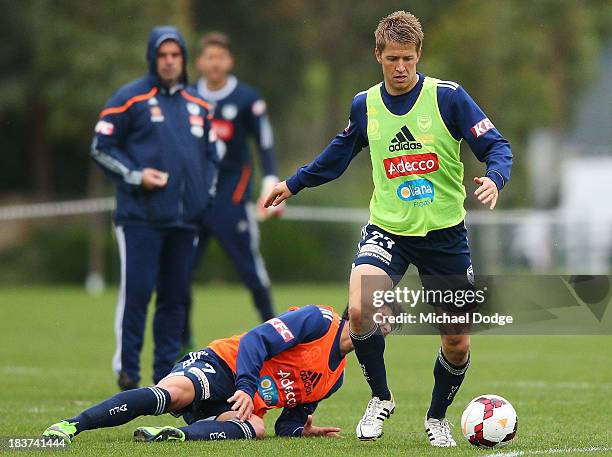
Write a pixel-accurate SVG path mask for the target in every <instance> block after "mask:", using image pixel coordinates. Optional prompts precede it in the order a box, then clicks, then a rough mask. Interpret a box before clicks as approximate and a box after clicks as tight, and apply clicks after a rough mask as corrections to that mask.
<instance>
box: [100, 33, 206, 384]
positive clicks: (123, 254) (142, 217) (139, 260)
mask: <svg viewBox="0 0 612 457" xmlns="http://www.w3.org/2000/svg"><path fill="white" fill-rule="evenodd" d="M146 56H147V60H148V63H149V72H148V74H147V75H145V76H144V77H142V78H140V79H138V80H136V81H133V82H131V83H129V84H127V85H125V86H123V87H122V88H120V89H119V90H118V91H117V92H116V93H115V94H114V95H113V96H112V97H111V98H110V100H109V101H108V102H107V103H106V106H105V108H104V109H103V110H102V112H101V113H100V120H99V121H98V123H97V125H96V128H95V131H96V135H95V137H94V140H93V144H92V148H91V155H92V157H93V159H94V160H95V161H96V162H97V163H98V164H99V165H100V166H101V167H102V169H103V170H104V171H105V172H106V174H107V175H108V176H109V177H110V178H111V179H112V180H113V182H114V183H115V185H116V200H117V207H116V211H115V215H114V223H115V230H116V234H117V243H118V246H119V255H120V259H121V286H120V290H119V299H118V302H117V310H116V316H115V335H116V345H117V346H116V352H115V356H114V358H113V369H114V370H115V372H116V373H117V376H118V385H119V387H120V388H121V389H122V390H128V389H134V388H137V387H138V383H139V381H140V352H141V349H142V343H143V336H144V329H145V322H146V314H147V307H148V304H149V300H150V298H151V294H152V293H153V291H154V290H156V291H157V298H156V310H155V317H154V321H153V334H154V340H155V351H154V363H153V369H154V373H153V381H154V382H158V381H159V380H161V379H162V378H163V377H164V376H165V375H166V374H168V373H169V372H170V370H171V369H172V366H173V365H174V362H175V361H176V359H177V357H178V355H179V350H180V341H181V334H182V332H183V325H184V322H185V315H186V309H187V304H188V302H189V296H190V279H191V266H192V259H193V254H194V252H195V246H196V245H197V237H198V228H199V223H200V221H201V218H202V216H203V212H204V209H205V208H206V206H207V205H208V203H209V200H210V198H212V193H213V192H214V181H215V177H216V173H217V167H218V160H217V159H218V157H217V152H216V149H215V145H214V143H213V142H212V139H213V135H212V134H210V135H209V130H210V120H209V119H208V115H209V111H208V109H209V105H208V104H207V103H205V102H204V101H203V100H202V99H201V98H200V97H199V96H198V95H197V94H196V93H195V92H194V91H191V90H190V89H186V88H185V85H186V82H187V72H186V60H187V53H186V50H185V42H184V40H183V37H182V36H181V35H180V33H179V32H178V30H177V29H176V28H174V27H156V28H154V29H153V30H152V31H151V33H150V35H149V42H148V48H147V54H146ZM190 92H191V93H190Z"/></svg>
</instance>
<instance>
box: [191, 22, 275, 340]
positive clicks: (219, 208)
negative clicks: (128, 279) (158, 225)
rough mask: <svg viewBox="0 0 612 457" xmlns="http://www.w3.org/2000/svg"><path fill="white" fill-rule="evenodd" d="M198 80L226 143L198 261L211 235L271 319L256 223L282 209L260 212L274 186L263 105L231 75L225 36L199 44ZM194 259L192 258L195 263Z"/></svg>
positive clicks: (263, 315)
mask: <svg viewBox="0 0 612 457" xmlns="http://www.w3.org/2000/svg"><path fill="white" fill-rule="evenodd" d="M196 65H197V69H198V71H199V72H200V75H201V78H200V80H199V81H198V82H197V84H196V85H195V86H194V87H193V89H194V90H197V92H198V93H199V94H200V96H201V97H203V98H204V99H205V100H206V101H207V102H208V103H210V104H211V106H212V108H211V110H212V113H213V121H212V122H213V128H214V129H215V132H216V134H217V137H218V138H219V139H220V140H222V141H223V142H224V143H225V145H226V151H225V155H224V157H223V159H222V161H221V164H220V170H219V182H218V185H217V196H216V199H215V202H214V204H213V206H212V207H211V208H210V209H209V210H208V211H207V214H206V216H205V218H204V221H203V226H202V229H201V231H200V242H199V248H198V254H197V256H198V258H199V257H200V256H201V255H202V254H203V252H204V250H205V249H206V246H207V244H208V240H209V239H210V238H211V237H215V238H216V239H217V240H218V241H219V243H220V244H221V247H222V248H223V249H224V251H225V252H226V253H227V255H228V256H229V257H230V259H231V260H232V262H233V263H234V265H235V267H236V269H237V270H238V273H239V275H240V278H241V279H242V282H243V283H244V284H245V285H246V287H247V288H248V289H249V291H250V292H251V296H252V298H253V303H254V304H255V307H256V308H257V311H258V312H259V315H260V317H261V320H262V321H266V320H268V319H270V318H272V317H273V316H274V309H273V305H272V299H271V296H270V280H269V278H268V273H267V271H266V267H265V265H264V261H263V259H262V256H261V254H260V252H259V228H258V225H257V219H259V220H265V219H266V218H268V217H270V216H274V215H278V214H280V213H281V212H282V210H283V208H282V207H278V208H271V209H265V208H264V207H263V200H264V199H263V196H265V195H267V194H268V193H269V192H270V190H271V189H272V188H273V187H274V185H275V184H276V183H278V178H277V176H276V174H277V171H276V170H277V167H276V158H275V155H274V139H273V136H272V127H271V125H270V121H269V119H268V114H267V110H266V103H265V101H264V100H263V99H262V98H261V97H260V96H259V94H258V93H257V92H256V91H255V90H254V89H253V88H251V87H249V86H248V85H246V84H244V83H243V82H241V81H239V80H238V79H237V78H236V76H234V75H233V74H232V73H231V72H232V69H233V67H234V57H233V55H232V53H231V45H230V40H229V38H228V37H227V36H226V35H224V34H222V33H219V32H211V33H208V34H206V35H204V36H203V37H202V39H201V40H200V49H199V55H198V58H197V61H196ZM249 138H252V139H254V140H255V143H256V144H257V149H258V151H259V161H260V164H261V168H262V172H263V173H262V174H263V180H262V184H261V196H262V198H260V199H259V201H258V204H257V208H256V211H257V215H256V214H255V207H254V205H253V203H252V202H251V193H252V179H251V175H252V172H253V164H252V157H251V154H250V152H249V146H248V140H249ZM198 260H199V259H196V262H197V261H198ZM190 327H191V325H190V324H189V322H188V324H187V325H186V327H185V334H184V337H183V346H184V347H193V342H192V341H191V339H192V337H191V332H190Z"/></svg>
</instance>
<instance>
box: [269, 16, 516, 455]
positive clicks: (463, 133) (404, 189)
mask: <svg viewBox="0 0 612 457" xmlns="http://www.w3.org/2000/svg"><path fill="white" fill-rule="evenodd" d="M375 37H376V48H375V56H376V60H377V61H378V63H379V64H380V65H381V68H382V72H383V77H384V78H383V79H384V80H383V82H382V83H379V84H376V85H375V86H373V87H371V88H370V89H368V90H366V91H363V92H359V93H358V94H357V95H356V96H355V98H354V99H353V103H352V106H351V111H350V118H349V125H348V126H347V127H346V129H345V130H344V131H343V132H341V133H339V134H338V135H337V136H336V137H335V138H334V139H333V140H332V142H331V143H330V144H329V145H328V146H327V147H326V148H325V149H324V150H323V152H322V153H321V154H320V155H319V156H318V157H317V158H316V159H315V160H314V161H313V162H312V163H310V164H308V165H306V166H304V167H302V168H300V169H299V170H298V172H297V173H296V174H295V175H294V176H292V177H291V178H289V179H288V180H287V181H283V182H281V183H279V184H277V185H276V186H275V188H274V189H273V191H272V192H271V193H270V195H269V196H268V198H267V200H266V205H278V204H280V203H281V202H282V201H284V200H285V199H287V198H289V197H291V196H292V195H295V194H296V193H298V192H299V191H300V190H302V189H303V188H305V187H315V186H318V185H321V184H324V183H326V182H328V181H331V180H333V179H336V178H337V177H339V176H340V175H341V174H342V173H343V172H344V170H345V169H346V168H347V167H348V165H349V163H350V161H351V160H352V159H353V157H355V155H356V154H357V153H358V152H359V151H360V150H361V149H363V148H364V147H366V146H369V148H370V156H371V159H372V177H373V181H374V192H373V195H372V199H371V202H370V220H369V223H368V224H367V225H366V226H365V227H364V228H363V230H362V239H361V242H360V244H359V249H358V252H357V254H356V257H355V262H354V267H353V269H352V271H351V277H350V286H349V287H350V289H349V309H350V325H351V338H352V339H353V345H354V347H355V354H356V355H357V358H358V360H359V363H360V364H361V366H362V368H363V371H364V374H365V376H366V380H367V382H368V383H369V385H370V387H371V389H372V399H371V400H370V402H369V403H368V406H367V408H366V411H365V413H364V415H363V417H362V419H361V420H360V421H359V424H358V425H357V436H358V437H359V438H360V439H362V440H373V439H377V438H379V437H381V436H382V433H383V430H382V428H383V422H384V420H385V419H387V418H389V416H390V415H391V413H392V412H393V410H394V409H395V402H394V399H393V396H392V395H391V392H390V390H389V387H388V386H387V377H386V369H385V364H384V358H383V353H384V348H385V343H384V339H383V338H382V335H381V333H380V329H379V328H378V326H377V325H376V324H374V325H372V324H373V320H372V312H373V311H372V310H373V307H372V293H373V292H374V291H375V290H384V289H389V288H391V287H393V285H394V284H397V282H399V279H401V277H402V276H403V275H404V273H405V272H406V270H407V268H408V266H409V265H410V264H411V263H412V264H414V265H415V266H416V267H417V269H418V271H419V275H420V277H421V281H422V283H423V287H424V288H426V289H428V290H436V289H441V288H446V287H447V285H448V284H449V283H452V288H453V290H470V289H472V287H473V269H472V263H471V260H470V251H469V247H468V241H467V232H466V229H465V225H464V218H465V213H466V212H465V209H464V207H463V202H464V200H465V196H466V194H465V188H464V186H463V164H462V163H461V161H460V142H461V140H462V139H465V140H466V141H467V142H468V144H469V145H470V147H471V149H472V151H473V152H474V154H475V155H476V157H477V158H478V159H479V160H480V161H481V162H485V163H486V172H485V174H484V176H481V177H475V178H474V182H475V184H476V186H477V188H476V190H475V192H474V195H475V196H476V197H477V198H478V200H479V201H480V202H481V203H482V204H483V205H488V206H489V208H490V209H493V208H495V205H496V203H497V199H498V195H499V191H500V190H501V189H502V188H503V186H504V185H505V184H506V183H507V182H508V179H509V177H510V169H511V167H512V153H511V151H510V145H509V143H508V141H506V140H505V139H504V138H503V137H502V136H501V134H500V133H499V131H498V130H497V129H496V128H495V127H494V125H493V123H492V122H491V121H490V120H489V119H488V117H487V116H486V115H485V114H484V113H483V112H482V110H481V109H480V108H479V107H478V105H476V103H475V102H474V101H473V100H472V98H471V97H470V96H469V95H468V94H467V93H466V92H465V90H464V89H463V88H462V87H461V86H459V85H458V84H457V83H455V82H452V81H442V80H439V79H435V78H432V77H429V76H425V75H423V74H421V73H417V71H416V66H417V63H418V62H419V60H420V58H421V53H422V42H423V31H422V29H421V24H420V23H419V21H418V19H417V18H416V17H415V16H413V15H412V14H410V13H407V12H404V11H397V12H395V13H393V14H391V15H389V16H387V17H385V18H383V19H382V20H381V21H380V23H379V24H378V27H377V28H376V32H375ZM450 278H453V280H452V281H451V280H450ZM430 304H432V305H434V306H435V307H436V310H437V311H438V310H439V311H461V309H460V308H458V307H455V306H453V305H451V306H445V307H444V306H442V305H441V304H438V303H430ZM441 308H443V309H441ZM440 334H441V339H442V344H441V348H440V350H439V352H438V355H437V357H436V361H435V366H434V388H433V392H432V398H431V404H430V407H429V410H428V411H427V414H426V417H425V430H426V432H427V435H428V438H429V441H430V443H431V444H432V445H433V446H438V447H451V446H455V445H456V444H455V441H454V440H453V438H452V435H451V432H450V425H449V423H448V421H447V420H446V419H445V416H446V410H447V408H448V407H449V405H450V404H451V403H452V401H453V398H454V397H455V395H456V393H457V391H458V389H459V387H460V386H461V383H462V381H463V378H464V377H465V373H466V371H467V369H468V366H469V357H470V337H469V334H468V329H465V328H463V329H460V331H456V329H455V331H449V329H447V328H441V331H440Z"/></svg>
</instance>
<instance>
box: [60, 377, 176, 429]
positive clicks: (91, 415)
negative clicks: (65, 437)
mask: <svg viewBox="0 0 612 457" xmlns="http://www.w3.org/2000/svg"><path fill="white" fill-rule="evenodd" d="M168 406H170V393H169V392H168V391H167V390H165V389H162V388H160V387H142V388H140V389H134V390H126V391H125V392H120V393H118V394H117V395H115V396H113V397H111V398H109V399H107V400H104V401H103V402H101V403H98V404H97V405H94V406H92V407H91V408H89V409H86V410H85V411H83V412H82V413H81V414H79V415H78V416H76V417H73V418H72V419H66V421H68V422H71V423H76V425H75V426H76V429H77V433H81V432H82V431H84V430H93V429H96V428H103V427H115V426H117V425H122V424H125V423H127V422H129V421H131V420H132V419H135V418H137V417H138V416H149V415H156V416H158V415H160V414H163V413H164V412H166V408H167V407H168Z"/></svg>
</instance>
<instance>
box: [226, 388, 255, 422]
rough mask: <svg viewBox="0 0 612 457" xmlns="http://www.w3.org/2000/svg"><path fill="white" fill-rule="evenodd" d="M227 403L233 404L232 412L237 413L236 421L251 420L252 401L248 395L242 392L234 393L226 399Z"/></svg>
mask: <svg viewBox="0 0 612 457" xmlns="http://www.w3.org/2000/svg"><path fill="white" fill-rule="evenodd" d="M227 402H228V403H234V404H233V405H232V410H233V411H237V414H236V419H238V420H241V421H243V422H244V421H246V420H249V419H250V418H251V415H252V414H253V399H252V398H251V396H250V395H249V394H247V393H246V392H244V391H242V390H237V391H236V392H234V395H232V396H231V397H230V398H228V399H227Z"/></svg>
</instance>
